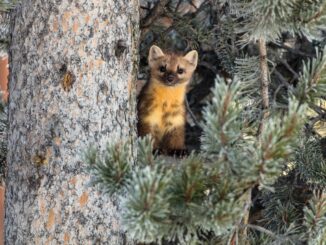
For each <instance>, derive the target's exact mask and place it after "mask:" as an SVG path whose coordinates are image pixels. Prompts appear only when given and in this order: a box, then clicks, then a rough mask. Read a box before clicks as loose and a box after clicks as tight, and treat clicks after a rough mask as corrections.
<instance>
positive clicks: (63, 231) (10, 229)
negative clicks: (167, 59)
mask: <svg viewBox="0 0 326 245" xmlns="http://www.w3.org/2000/svg"><path fill="white" fill-rule="evenodd" d="M12 20H13V21H12V26H11V31H12V40H11V47H10V84H9V90H10V98H9V122H10V129H9V146H8V148H9V153H8V172H7V179H6V218H5V219H6V220H5V226H6V228H5V229H6V232H5V235H6V238H5V240H6V244H123V243H124V238H123V235H122V232H121V227H120V222H119V219H118V214H117V208H116V206H115V205H114V204H113V202H112V201H110V200H109V199H108V198H107V197H106V196H103V195H101V194H100V193H99V192H97V190H96V189H94V188H93V187H90V186H89V185H88V181H89V176H88V174H87V172H86V171H85V165H84V163H83V152H84V151H85V150H86V148H87V147H88V146H89V145H90V144H97V145H99V146H105V144H106V143H107V142H113V141H120V140H127V139H131V140H133V139H134V136H135V133H134V126H135V118H136V115H135V108H134V105H135V103H134V95H133V94H134V81H135V74H136V70H135V69H136V64H137V40H138V1H137V0H119V1H97V0H88V1H82V0H74V1H61V0H59V1H58V0H48V1H42V0H25V1H22V2H21V5H20V6H19V7H18V8H17V9H16V10H15V11H14V13H13V18H12Z"/></svg>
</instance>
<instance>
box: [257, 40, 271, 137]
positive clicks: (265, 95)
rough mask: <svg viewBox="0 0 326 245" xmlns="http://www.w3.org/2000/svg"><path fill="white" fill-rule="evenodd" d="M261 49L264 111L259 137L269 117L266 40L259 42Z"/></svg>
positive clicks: (261, 81)
mask: <svg viewBox="0 0 326 245" xmlns="http://www.w3.org/2000/svg"><path fill="white" fill-rule="evenodd" d="M258 48H259V60H260V62H259V63H260V83H261V97H262V109H263V115H262V119H261V122H260V125H259V129H258V135H260V134H261V132H262V131H263V128H264V121H265V119H266V118H267V117H268V115H269V97H268V86H269V72H268V65H267V50H266V41H265V39H264V38H260V39H259V40H258Z"/></svg>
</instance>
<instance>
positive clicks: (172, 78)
mask: <svg viewBox="0 0 326 245" xmlns="http://www.w3.org/2000/svg"><path fill="white" fill-rule="evenodd" d="M174 78H175V76H174V75H173V74H169V75H168V77H167V80H168V81H169V82H173V80H174Z"/></svg>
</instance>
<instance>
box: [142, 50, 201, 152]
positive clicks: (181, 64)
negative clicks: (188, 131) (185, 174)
mask: <svg viewBox="0 0 326 245" xmlns="http://www.w3.org/2000/svg"><path fill="white" fill-rule="evenodd" d="M197 59H198V54H197V52H196V51H191V52H189V53H187V54H186V55H185V56H183V55H178V54H175V53H169V54H164V53H163V52H162V50H161V49H160V48H159V47H157V46H152V47H151V49H150V53H149V57H148V62H149V66H150V68H151V76H150V80H149V81H148V82H147V84H146V85H145V86H144V87H143V89H142V91H141V93H140V95H139V96H138V105H137V109H138V119H139V120H138V125H137V128H138V135H139V136H145V135H147V134H151V135H152V137H153V139H154V148H155V149H160V150H162V151H163V152H169V151H171V150H182V149H185V123H186V119H185V116H186V109H185V104H184V101H185V95H186V87H187V84H188V83H189V81H190V79H191V76H192V74H193V72H194V70H195V68H196V66H197ZM162 67H164V69H163V68H162ZM181 71H182V72H181Z"/></svg>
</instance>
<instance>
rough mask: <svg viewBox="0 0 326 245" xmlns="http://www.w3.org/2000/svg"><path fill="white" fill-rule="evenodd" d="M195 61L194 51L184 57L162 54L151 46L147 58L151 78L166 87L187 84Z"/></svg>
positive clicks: (194, 66) (196, 58)
mask: <svg viewBox="0 0 326 245" xmlns="http://www.w3.org/2000/svg"><path fill="white" fill-rule="evenodd" d="M197 60H198V54H197V51H195V50H193V51H190V52H189V53H187V54H186V55H185V56H182V55H177V54H174V53H171V54H164V53H163V52H162V50H161V49H160V48H159V47H157V46H155V45H153V46H152V47H151V49H150V51H149V56H148V63H149V66H150V68H151V78H152V79H153V78H154V79H155V80H156V81H159V82H160V83H162V84H164V85H166V86H176V85H178V84H184V83H187V82H189V80H190V78H191V76H192V74H193V72H194V70H195V69H196V66H197Z"/></svg>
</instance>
